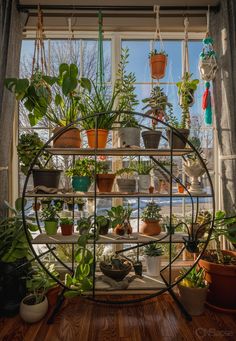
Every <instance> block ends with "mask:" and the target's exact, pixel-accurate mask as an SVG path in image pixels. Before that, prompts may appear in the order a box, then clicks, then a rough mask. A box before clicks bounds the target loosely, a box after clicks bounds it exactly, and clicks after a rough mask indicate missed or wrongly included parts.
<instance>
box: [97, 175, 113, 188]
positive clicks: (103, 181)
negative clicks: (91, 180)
mask: <svg viewBox="0 0 236 341" xmlns="http://www.w3.org/2000/svg"><path fill="white" fill-rule="evenodd" d="M115 177H116V176H115V174H98V175H97V187H98V190H99V192H111V190H112V186H113V183H114V180H115Z"/></svg>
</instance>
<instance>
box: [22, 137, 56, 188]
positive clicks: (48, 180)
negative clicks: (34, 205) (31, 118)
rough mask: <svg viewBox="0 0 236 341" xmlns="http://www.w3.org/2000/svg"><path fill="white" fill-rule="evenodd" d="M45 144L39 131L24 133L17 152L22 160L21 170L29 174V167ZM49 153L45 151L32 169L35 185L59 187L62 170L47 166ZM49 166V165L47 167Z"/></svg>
mask: <svg viewBox="0 0 236 341" xmlns="http://www.w3.org/2000/svg"><path fill="white" fill-rule="evenodd" d="M43 146H44V142H43V141H42V140H41V139H40V137H39V136H38V134H37V133H35V132H34V133H27V134H22V135H21V136H20V137H19V142H18V145H17V153H18V157H19V161H20V167H21V171H22V173H23V174H24V175H27V173H28V170H29V167H30V165H31V163H32V162H33V160H34V158H35V157H36V155H37V154H38V152H39V151H40V150H41V149H42V147H43ZM48 161H49V153H48V152H45V151H43V152H42V153H41V154H40V156H39V157H38V158H37V160H36V163H35V166H36V167H35V168H33V170H32V174H33V182H34V187H37V186H46V187H48V188H58V187H59V181H60V174H61V172H62V171H61V170H58V169H54V168H53V167H51V168H50V167H49V166H47V164H48ZM46 166H47V167H46Z"/></svg>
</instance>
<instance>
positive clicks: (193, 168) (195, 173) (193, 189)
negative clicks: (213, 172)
mask: <svg viewBox="0 0 236 341" xmlns="http://www.w3.org/2000/svg"><path fill="white" fill-rule="evenodd" d="M184 170H185V173H186V174H187V175H188V176H189V177H190V178H191V186H190V189H189V192H190V193H192V194H196V195H200V194H204V193H205V192H204V191H203V190H202V188H201V186H200V184H199V182H198V178H199V177H200V176H202V175H203V174H204V173H205V171H206V170H205V169H204V167H203V166H202V164H201V163H200V162H199V160H194V161H193V160H189V161H187V162H185V164H184Z"/></svg>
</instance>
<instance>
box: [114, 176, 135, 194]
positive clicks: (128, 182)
mask: <svg viewBox="0 0 236 341" xmlns="http://www.w3.org/2000/svg"><path fill="white" fill-rule="evenodd" d="M116 182H117V185H118V188H119V191H120V192H127V193H134V192H135V191H136V180H135V179H116Z"/></svg>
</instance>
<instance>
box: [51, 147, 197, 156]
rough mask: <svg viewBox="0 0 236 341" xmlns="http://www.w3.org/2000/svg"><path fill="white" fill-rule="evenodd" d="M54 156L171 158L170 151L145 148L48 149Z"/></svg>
mask: <svg viewBox="0 0 236 341" xmlns="http://www.w3.org/2000/svg"><path fill="white" fill-rule="evenodd" d="M46 151H47V152H49V153H51V154H52V155H90V156H94V155H95V154H96V155H106V156H171V150H170V149H144V148H97V149H94V148H46ZM192 151H193V150H192V149H190V148H185V149H173V151H172V155H173V156H183V155H187V154H189V153H191V152H192Z"/></svg>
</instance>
